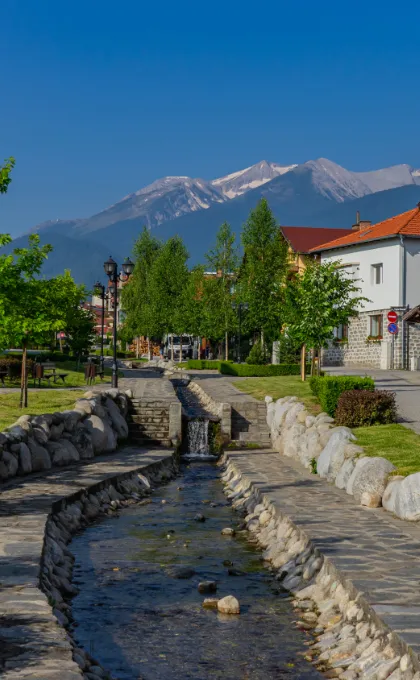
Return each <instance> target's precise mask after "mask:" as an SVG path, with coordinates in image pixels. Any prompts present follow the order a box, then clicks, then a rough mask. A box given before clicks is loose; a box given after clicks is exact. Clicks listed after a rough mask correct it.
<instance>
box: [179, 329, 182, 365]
mask: <svg viewBox="0 0 420 680" xmlns="http://www.w3.org/2000/svg"><path fill="white" fill-rule="evenodd" d="M181 361H182V333H181V335H180V336H179V363H181Z"/></svg>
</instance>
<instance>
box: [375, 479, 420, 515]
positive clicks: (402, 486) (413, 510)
mask: <svg viewBox="0 0 420 680" xmlns="http://www.w3.org/2000/svg"><path fill="white" fill-rule="evenodd" d="M388 486H389V489H388V488H387V494H386V496H387V497H386V500H385V503H386V505H385V503H384V507H386V509H387V510H390V511H391V512H394V513H395V514H396V515H397V517H400V518H401V519H407V520H409V521H410V522H416V521H417V520H419V519H420V472H416V473H415V474H414V475H408V477H405V479H403V480H402V481H396V482H394V481H393V478H391V480H390V484H389V485H388ZM382 502H383V501H382Z"/></svg>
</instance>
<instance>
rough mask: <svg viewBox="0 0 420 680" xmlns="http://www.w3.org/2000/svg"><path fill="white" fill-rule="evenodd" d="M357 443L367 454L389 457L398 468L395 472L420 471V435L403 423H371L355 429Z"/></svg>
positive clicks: (408, 472) (409, 473)
mask: <svg viewBox="0 0 420 680" xmlns="http://www.w3.org/2000/svg"><path fill="white" fill-rule="evenodd" d="M353 432H354V434H355V435H356V437H357V443H358V444H359V445H360V446H363V448H364V449H365V453H366V455H367V456H382V457H383V458H387V459H388V460H389V461H391V463H393V465H395V467H396V468H397V470H396V472H395V474H398V475H411V474H413V472H419V471H420V436H419V435H418V434H416V433H415V432H413V430H409V429H408V428H406V427H403V425H398V424H393V425H371V426H370V427H357V428H355V429H354V430H353Z"/></svg>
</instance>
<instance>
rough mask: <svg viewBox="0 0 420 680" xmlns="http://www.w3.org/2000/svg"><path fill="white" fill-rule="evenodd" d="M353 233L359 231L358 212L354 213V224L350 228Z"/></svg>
mask: <svg viewBox="0 0 420 680" xmlns="http://www.w3.org/2000/svg"><path fill="white" fill-rule="evenodd" d="M352 229H353V231H359V230H360V212H359V211H357V212H356V223H355V224H353V226H352Z"/></svg>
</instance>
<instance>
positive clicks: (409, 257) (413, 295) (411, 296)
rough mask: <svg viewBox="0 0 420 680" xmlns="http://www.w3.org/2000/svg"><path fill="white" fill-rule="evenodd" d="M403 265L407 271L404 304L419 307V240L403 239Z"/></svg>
mask: <svg viewBox="0 0 420 680" xmlns="http://www.w3.org/2000/svg"><path fill="white" fill-rule="evenodd" d="M404 244H405V252H406V256H405V263H406V269H407V279H406V280H407V284H406V303H407V304H408V305H410V307H417V305H420V239H418V238H405V240H404Z"/></svg>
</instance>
